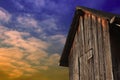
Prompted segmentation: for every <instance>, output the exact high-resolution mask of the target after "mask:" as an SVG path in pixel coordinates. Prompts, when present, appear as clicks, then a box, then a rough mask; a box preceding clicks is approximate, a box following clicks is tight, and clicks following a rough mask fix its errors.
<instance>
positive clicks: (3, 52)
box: [0, 48, 36, 78]
mask: <svg viewBox="0 0 120 80" xmlns="http://www.w3.org/2000/svg"><path fill="white" fill-rule="evenodd" d="M23 57H24V52H23V51H21V50H19V49H18V48H0V70H2V71H4V72H5V73H6V74H7V75H8V76H9V77H11V78H16V77H20V76H22V75H25V72H28V73H30V74H32V73H34V72H36V69H34V68H32V66H31V65H30V64H29V63H26V62H25V61H24V60H23V59H22V58H23Z"/></svg>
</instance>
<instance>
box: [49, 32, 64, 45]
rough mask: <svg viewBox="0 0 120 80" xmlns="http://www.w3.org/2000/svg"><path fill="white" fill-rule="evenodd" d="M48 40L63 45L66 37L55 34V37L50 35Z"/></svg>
mask: <svg viewBox="0 0 120 80" xmlns="http://www.w3.org/2000/svg"><path fill="white" fill-rule="evenodd" d="M50 39H51V40H53V41H55V42H57V43H60V44H62V45H63V44H65V40H66V37H65V35H61V34H56V35H52V36H51V37H50Z"/></svg>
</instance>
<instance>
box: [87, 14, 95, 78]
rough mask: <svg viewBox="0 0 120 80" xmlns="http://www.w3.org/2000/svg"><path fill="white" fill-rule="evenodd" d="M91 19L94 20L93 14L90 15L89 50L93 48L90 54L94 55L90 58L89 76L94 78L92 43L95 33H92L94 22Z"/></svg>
mask: <svg viewBox="0 0 120 80" xmlns="http://www.w3.org/2000/svg"><path fill="white" fill-rule="evenodd" d="M91 21H92V16H91V14H89V15H88V29H89V30H88V48H89V50H92V51H89V52H88V54H90V55H92V56H91V59H90V60H88V68H89V69H88V75H89V76H88V77H89V80H94V65H93V64H94V63H93V59H94V57H93V43H92V39H93V34H92V30H93V29H92V26H91V25H92V24H91Z"/></svg>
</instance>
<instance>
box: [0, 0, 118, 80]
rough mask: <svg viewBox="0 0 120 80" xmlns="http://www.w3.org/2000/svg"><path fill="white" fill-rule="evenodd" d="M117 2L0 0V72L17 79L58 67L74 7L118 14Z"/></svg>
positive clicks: (92, 0) (93, 0) (104, 0)
mask: <svg viewBox="0 0 120 80" xmlns="http://www.w3.org/2000/svg"><path fill="white" fill-rule="evenodd" d="M119 3H120V1H119V0H114V1H113V0H0V71H1V70H2V71H3V72H4V73H5V74H7V75H8V76H9V77H16V78H18V77H20V76H22V75H25V73H27V74H26V75H31V74H32V73H35V72H37V71H39V70H47V69H48V68H49V66H55V65H57V64H58V62H59V58H60V55H61V52H62V49H63V46H64V44H65V40H66V36H67V34H68V30H69V28H70V25H71V22H72V18H73V15H74V12H75V7H76V6H85V7H88V8H93V9H97V10H102V11H106V12H111V13H116V14H120V5H119ZM13 63H14V64H15V65H13ZM19 65H21V67H20V66H19ZM5 67H7V68H5ZM16 68H17V69H16ZM28 73H29V74H28ZM16 74H17V75H16Z"/></svg>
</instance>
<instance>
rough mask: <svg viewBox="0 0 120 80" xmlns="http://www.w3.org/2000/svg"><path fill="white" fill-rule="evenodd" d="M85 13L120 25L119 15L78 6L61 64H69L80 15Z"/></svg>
mask: <svg viewBox="0 0 120 80" xmlns="http://www.w3.org/2000/svg"><path fill="white" fill-rule="evenodd" d="M85 14H92V15H93V16H96V17H99V18H103V19H105V20H107V21H108V22H109V24H115V25H117V26H119V24H120V18H119V15H115V14H110V13H104V12H101V11H97V10H94V9H89V8H86V7H77V8H76V11H75V14H74V18H73V21H72V24H71V27H70V30H69V33H68V36H67V40H66V43H65V46H64V49H63V53H62V56H61V59H60V66H66V67H68V65H69V61H68V58H69V54H70V50H71V47H72V45H73V41H74V38H75V34H76V31H77V30H78V25H79V17H80V16H84V15H85Z"/></svg>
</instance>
